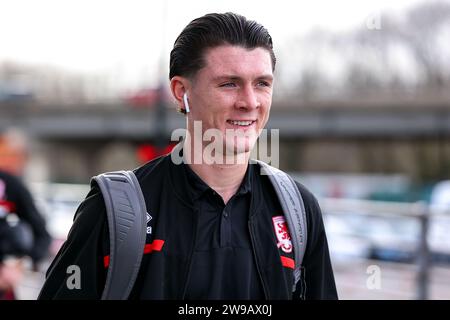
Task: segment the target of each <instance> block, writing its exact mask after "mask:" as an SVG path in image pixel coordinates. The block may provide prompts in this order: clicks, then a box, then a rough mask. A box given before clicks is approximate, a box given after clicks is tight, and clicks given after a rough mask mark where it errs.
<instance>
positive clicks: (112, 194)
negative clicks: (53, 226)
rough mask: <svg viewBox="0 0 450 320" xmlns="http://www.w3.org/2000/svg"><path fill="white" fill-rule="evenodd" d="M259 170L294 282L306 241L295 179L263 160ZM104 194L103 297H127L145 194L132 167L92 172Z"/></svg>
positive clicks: (142, 231)
mask: <svg viewBox="0 0 450 320" xmlns="http://www.w3.org/2000/svg"><path fill="white" fill-rule="evenodd" d="M252 161H254V162H256V163H258V164H259V166H260V167H261V173H262V174H267V175H268V177H269V180H270V181H271V183H272V185H273V187H274V189H275V192H276V194H277V196H278V199H279V201H280V203H281V206H282V208H283V211H284V212H285V218H286V222H287V225H288V229H289V232H290V235H291V239H292V242H293V247H294V257H295V267H294V284H293V288H292V291H295V289H296V285H297V282H298V281H299V280H300V276H301V264H302V261H303V256H304V254H305V248H306V241H307V226H306V213H305V206H304V203H303V199H302V196H301V194H300V192H299V190H298V188H297V185H296V184H295V182H294V180H293V179H292V178H291V177H290V176H289V175H287V174H286V173H284V172H283V171H281V170H279V169H277V168H274V167H272V166H270V165H268V164H266V163H264V162H262V161H258V160H252ZM95 183H96V184H97V185H98V186H99V187H100V190H101V192H102V194H103V199H104V201H105V207H106V213H107V217H108V230H109V242H110V257H109V266H108V271H107V276H106V284H105V288H104V290H103V293H102V300H124V299H128V296H129V295H130V292H131V290H132V289H133V285H134V282H135V281H136V277H137V275H138V272H139V267H140V265H141V260H142V255H143V252H144V246H145V240H146V226H147V221H146V215H147V209H146V206H145V200H144V196H143V194H142V190H141V187H140V185H139V182H138V180H137V178H136V176H135V175H134V173H133V171H115V172H107V173H103V174H100V175H98V176H95V177H93V178H92V180H91V186H93V185H94V184H95Z"/></svg>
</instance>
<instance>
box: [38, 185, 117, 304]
mask: <svg viewBox="0 0 450 320" xmlns="http://www.w3.org/2000/svg"><path fill="white" fill-rule="evenodd" d="M107 237H108V234H107V221H106V210H105V205H104V202H103V197H102V195H101V192H100V191H99V190H98V189H97V188H95V189H92V190H91V191H90V192H89V194H88V196H87V197H86V199H85V200H84V201H83V202H82V203H81V204H80V206H79V207H78V209H77V212H76V213H75V218H74V222H73V225H72V228H71V229H70V232H69V234H68V237H67V240H66V241H65V242H64V245H63V246H62V247H61V249H60V250H59V252H58V254H57V255H56V257H55V259H54V260H53V262H52V263H51V265H50V267H49V269H48V270H47V274H46V280H45V282H44V285H43V287H42V289H41V292H40V294H39V297H38V299H41V300H49V299H100V297H101V294H102V290H103V287H104V284H105V279H106V268H105V267H104V264H103V257H104V254H105V241H106V242H107V240H108V238H107Z"/></svg>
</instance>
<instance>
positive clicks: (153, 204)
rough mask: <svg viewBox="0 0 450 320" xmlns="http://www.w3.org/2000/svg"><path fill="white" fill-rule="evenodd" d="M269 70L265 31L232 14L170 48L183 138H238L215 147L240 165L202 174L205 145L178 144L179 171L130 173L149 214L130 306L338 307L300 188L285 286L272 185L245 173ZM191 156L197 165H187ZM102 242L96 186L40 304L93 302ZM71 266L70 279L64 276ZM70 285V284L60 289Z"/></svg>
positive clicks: (198, 27) (263, 111)
mask: <svg viewBox="0 0 450 320" xmlns="http://www.w3.org/2000/svg"><path fill="white" fill-rule="evenodd" d="M274 69H275V55H274V52H273V48H272V38H271V37H270V35H269V33H268V31H267V30H266V29H265V28H264V27H263V26H262V25H260V24H259V23H257V22H255V21H250V20H247V19H246V18H245V17H243V16H240V15H237V14H233V13H225V14H208V15H205V16H203V17H200V18H197V19H195V20H193V21H192V22H191V23H190V24H189V25H188V26H187V27H186V28H185V29H184V30H183V31H182V32H181V34H180V35H179V37H178V38H177V40H176V41H175V44H174V48H173V50H172V52H171V56H170V75H169V78H170V87H171V90H172V95H173V97H174V98H175V100H176V102H177V105H178V107H179V109H180V111H181V112H182V113H184V114H185V117H186V123H187V133H186V135H187V136H189V135H190V137H194V139H195V136H196V135H197V134H204V133H205V131H202V132H197V134H196V133H195V129H194V121H196V123H201V124H202V125H203V129H204V130H208V129H213V130H217V131H218V132H219V133H221V134H225V135H226V134H228V133H227V130H231V131H232V132H236V131H238V130H242V129H245V130H247V133H246V135H245V136H239V137H235V138H236V140H238V142H235V140H234V138H229V137H226V136H223V135H220V138H218V139H217V140H218V142H220V147H219V148H218V149H217V150H216V154H217V155H218V158H219V159H218V160H224V159H225V156H228V155H231V156H232V157H237V156H242V157H241V159H242V161H238V163H235V161H234V160H235V158H234V159H232V160H233V163H232V164H229V162H228V160H227V161H226V163H224V162H222V161H218V162H214V163H212V164H211V163H208V162H207V160H208V159H205V158H202V155H204V154H205V153H204V152H203V151H204V150H205V148H206V147H207V146H205V144H202V141H200V142H198V144H199V148H198V149H200V150H195V149H193V144H194V142H193V139H188V138H185V139H184V140H183V142H181V143H180V144H179V145H178V146H177V147H176V148H175V149H174V150H175V151H174V152H172V155H174V154H176V156H175V157H177V156H180V158H182V159H180V160H181V161H180V163H178V164H177V163H176V162H177V161H174V159H173V158H172V156H171V155H165V156H162V157H160V158H157V159H155V160H153V161H151V162H149V163H147V164H145V165H143V166H142V167H140V168H138V169H136V170H135V171H134V172H135V174H136V177H137V178H138V180H139V183H140V185H141V187H142V190H143V195H144V197H145V203H146V207H147V212H148V213H147V225H146V227H147V238H146V240H147V242H146V246H145V247H146V249H145V251H144V253H145V254H144V255H143V257H142V263H141V266H140V272H139V275H138V277H137V280H136V283H135V284H134V288H133V290H132V292H131V295H130V297H129V298H130V299H154V300H160V299H188V300H191V299H202V300H203V299H214V300H216V299H242V300H250V299H252V300H255V299H261V300H264V299H286V300H290V299H295V300H298V299H337V292H336V286H335V282H334V275H333V270H332V266H331V262H330V256H329V251H328V244H327V239H326V235H325V230H324V225H323V221H322V216H321V211H320V208H319V205H318V203H317V200H316V199H315V197H314V196H313V195H312V194H311V193H310V192H309V191H308V190H307V189H306V188H305V187H304V186H302V185H301V184H299V183H297V187H298V189H299V192H300V193H301V195H302V198H303V200H304V204H305V208H306V219H307V222H308V223H307V227H308V232H307V236H308V241H307V246H306V248H304V249H305V250H306V252H305V256H304V259H303V264H302V266H303V269H302V272H301V274H302V278H301V280H300V281H298V282H297V283H296V284H295V286H293V279H294V277H293V274H294V263H295V262H294V252H293V250H292V242H291V238H290V235H289V231H288V229H287V226H286V222H285V220H284V215H283V209H282V208H281V204H280V203H279V201H278V197H277V195H276V193H275V191H274V189H273V186H272V185H271V183H270V181H269V178H268V177H267V176H266V175H263V174H261V173H260V168H259V167H258V165H257V164H250V163H249V157H250V152H251V150H252V149H253V147H254V145H255V143H256V139H257V138H258V136H259V134H260V133H261V130H262V129H263V128H264V126H265V124H266V122H267V120H268V118H269V110H270V106H271V102H272V86H273V72H274ZM217 131H216V132H217ZM200 139H202V138H201V137H200ZM203 142H204V140H203ZM239 143H242V147H243V149H241V148H240V147H239V146H238V144H239ZM196 144H197V142H196ZM200 153H201V154H200ZM197 156H200V158H201V159H200V160H203V161H200V162H197V161H195V160H194V161H192V159H193V158H195V157H197ZM219 162H220V163H219ZM108 243H109V238H108V221H107V216H106V211H105V203H104V201H103V196H102V194H101V192H100V190H99V188H98V186H95V185H93V188H92V189H91V191H90V192H89V194H88V195H87V197H86V199H85V201H84V202H83V203H82V204H81V205H80V206H79V208H78V210H77V212H76V213H75V218H74V223H73V225H72V228H71V230H70V232H69V235H68V238H67V241H66V242H65V243H64V245H63V247H62V248H61V250H60V251H59V253H58V255H57V257H56V258H55V259H54V260H53V262H52V265H51V266H50V268H49V270H48V271H47V279H46V281H45V283H44V286H43V288H42V290H41V292H40V295H39V299H100V298H101V296H102V292H103V289H104V287H105V279H106V277H107V271H108V264H109V257H110V255H109V244H108ZM73 266H77V267H78V268H79V273H74V274H73V275H72V274H71V273H70V272H68V270H70V269H69V268H71V267H73ZM77 274H78V275H77ZM69 276H70V279H69ZM78 276H79V277H78ZM71 279H78V280H76V281H75V282H74V283H75V284H76V283H78V284H77V285H76V286H72V285H69V282H70V281H71Z"/></svg>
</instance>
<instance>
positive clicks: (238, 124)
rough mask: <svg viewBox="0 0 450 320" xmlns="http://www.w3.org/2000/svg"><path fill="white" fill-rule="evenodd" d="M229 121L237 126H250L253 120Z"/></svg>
mask: <svg viewBox="0 0 450 320" xmlns="http://www.w3.org/2000/svg"><path fill="white" fill-rule="evenodd" d="M229 122H230V123H231V124H234V125H237V126H249V125H251V124H252V123H253V121H234V120H229Z"/></svg>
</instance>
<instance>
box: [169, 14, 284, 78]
mask: <svg viewBox="0 0 450 320" xmlns="http://www.w3.org/2000/svg"><path fill="white" fill-rule="evenodd" d="M223 44H230V45H237V46H242V47H244V48H248V49H254V48H259V47H261V48H264V49H267V50H268V51H269V53H270V57H271V60H272V70H275V63H276V58H275V54H274V52H273V44H272V37H271V36H270V34H269V32H268V31H267V29H266V28H264V27H263V26H262V25H261V24H259V23H257V22H255V21H252V20H247V18H245V17H244V16H241V15H239V14H236V13H231V12H227V13H210V14H206V15H204V16H202V17H200V18H197V19H195V20H192V21H191V22H190V23H189V24H188V25H187V26H186V27H185V28H184V29H183V31H182V32H181V33H180V35H179V36H178V38H177V39H176V40H175V43H174V46H173V49H172V51H171V52H170V71H169V79H172V78H173V77H174V76H184V77H192V76H195V74H196V73H197V71H198V70H200V69H201V68H203V67H204V65H205V61H204V53H205V50H206V49H209V48H214V47H217V46H220V45H223Z"/></svg>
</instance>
